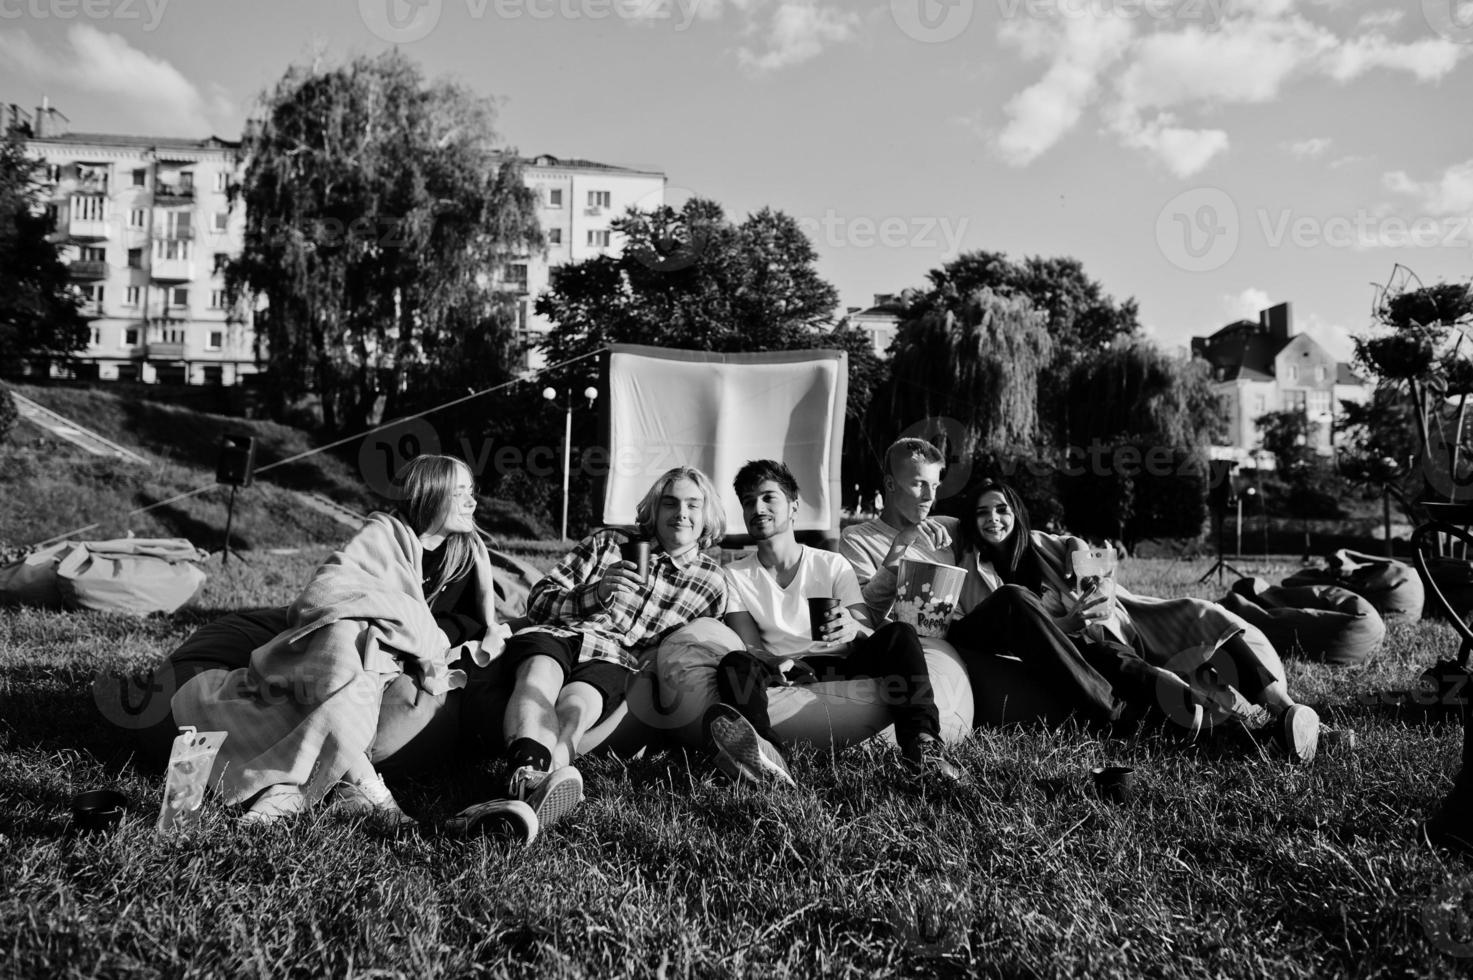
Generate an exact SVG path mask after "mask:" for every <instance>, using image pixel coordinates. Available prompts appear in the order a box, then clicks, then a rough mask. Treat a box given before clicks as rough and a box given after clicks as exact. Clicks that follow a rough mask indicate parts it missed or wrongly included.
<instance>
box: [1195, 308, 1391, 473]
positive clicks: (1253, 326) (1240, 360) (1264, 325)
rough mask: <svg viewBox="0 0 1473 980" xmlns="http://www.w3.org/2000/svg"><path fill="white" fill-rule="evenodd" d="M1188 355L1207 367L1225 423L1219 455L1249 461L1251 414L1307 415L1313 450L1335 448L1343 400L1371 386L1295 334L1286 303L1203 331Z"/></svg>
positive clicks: (1253, 446)
mask: <svg viewBox="0 0 1473 980" xmlns="http://www.w3.org/2000/svg"><path fill="white" fill-rule="evenodd" d="M1192 354H1193V355H1194V356H1197V357H1201V358H1204V359H1206V361H1207V362H1208V364H1210V365H1211V367H1212V379H1213V388H1214V390H1215V391H1216V392H1217V395H1218V398H1219V403H1220V405H1221V407H1222V412H1223V417H1224V419H1225V420H1226V422H1227V424H1228V437H1227V444H1226V447H1224V448H1225V449H1227V450H1229V451H1228V452H1224V453H1220V454H1219V455H1221V456H1223V457H1224V458H1233V459H1236V460H1237V461H1238V462H1239V463H1240V464H1241V465H1254V464H1253V463H1252V462H1251V461H1252V460H1253V459H1254V458H1255V457H1254V452H1255V451H1256V450H1257V449H1259V448H1260V446H1261V444H1262V441H1263V435H1262V432H1261V431H1260V430H1259V427H1258V419H1259V418H1260V417H1261V416H1263V415H1266V414H1267V413H1269V412H1279V411H1295V412H1301V413H1303V414H1305V415H1307V416H1308V417H1309V420H1310V421H1311V422H1312V423H1314V426H1313V432H1314V435H1313V448H1314V449H1315V450H1316V451H1317V452H1319V453H1321V454H1323V455H1329V454H1330V453H1331V452H1333V451H1334V431H1335V420H1336V419H1337V417H1338V416H1339V414H1340V412H1341V408H1340V403H1341V402H1342V401H1354V402H1364V401H1365V400H1366V399H1368V398H1369V397H1370V390H1369V388H1367V386H1366V384H1365V382H1364V381H1363V380H1362V379H1361V378H1359V377H1358V376H1357V375H1356V374H1355V372H1354V371H1352V370H1351V366H1350V365H1349V364H1347V363H1345V362H1343V361H1337V360H1336V359H1335V358H1334V357H1333V356H1331V354H1330V352H1329V351H1327V350H1325V348H1324V347H1323V346H1321V345H1320V344H1319V343H1318V342H1317V341H1316V340H1315V339H1314V338H1313V337H1311V336H1309V335H1308V334H1302V333H1298V334H1297V333H1295V332H1294V309H1293V307H1292V305H1291V304H1289V303H1279V304H1278V305H1277V306H1272V307H1269V308H1268V309H1266V310H1261V311H1260V312H1259V314H1258V320H1257V321H1256V322H1255V321H1253V320H1237V321H1235V322H1233V323H1229V324H1228V325H1226V326H1224V327H1223V328H1222V329H1221V330H1218V331H1217V332H1216V333H1214V334H1212V335H1211V336H1208V337H1193V338H1192Z"/></svg>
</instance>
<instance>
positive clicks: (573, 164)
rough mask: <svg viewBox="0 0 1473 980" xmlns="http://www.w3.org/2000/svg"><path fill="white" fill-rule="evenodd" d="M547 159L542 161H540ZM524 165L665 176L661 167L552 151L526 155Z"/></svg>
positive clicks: (523, 158) (523, 160)
mask: <svg viewBox="0 0 1473 980" xmlns="http://www.w3.org/2000/svg"><path fill="white" fill-rule="evenodd" d="M544 160H545V161H547V162H546V163H541V162H539V161H544ZM521 161H522V165H523V166H527V167H541V166H546V167H561V168H563V169H565V170H603V171H607V172H610V173H625V174H659V175H660V176H664V173H665V172H664V171H663V170H661V169H660V168H659V167H625V166H620V165H619V164H615V163H599V162H598V161H597V160H584V159H581V158H578V157H569V158H566V159H564V158H562V157H555V156H553V155H552V154H551V153H539V154H537V155H536V156H530V157H529V156H524V157H522V158H521Z"/></svg>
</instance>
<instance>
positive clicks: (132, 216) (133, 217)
mask: <svg viewBox="0 0 1473 980" xmlns="http://www.w3.org/2000/svg"><path fill="white" fill-rule="evenodd" d="M147 223H148V212H147V211H145V210H143V209H142V208H134V209H133V210H131V211H129V212H128V227H129V228H142V227H143V226H144V225H146V224H147Z"/></svg>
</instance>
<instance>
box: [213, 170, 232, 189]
mask: <svg viewBox="0 0 1473 980" xmlns="http://www.w3.org/2000/svg"><path fill="white" fill-rule="evenodd" d="M229 187H230V175H229V174H227V173H226V172H225V171H223V170H222V171H220V172H219V173H217V174H215V190H217V191H224V190H227V189H228V188H229Z"/></svg>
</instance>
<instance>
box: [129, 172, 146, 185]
mask: <svg viewBox="0 0 1473 980" xmlns="http://www.w3.org/2000/svg"><path fill="white" fill-rule="evenodd" d="M147 185H148V171H147V170H142V169H139V170H135V171H133V186H134V187H146V186H147Z"/></svg>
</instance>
